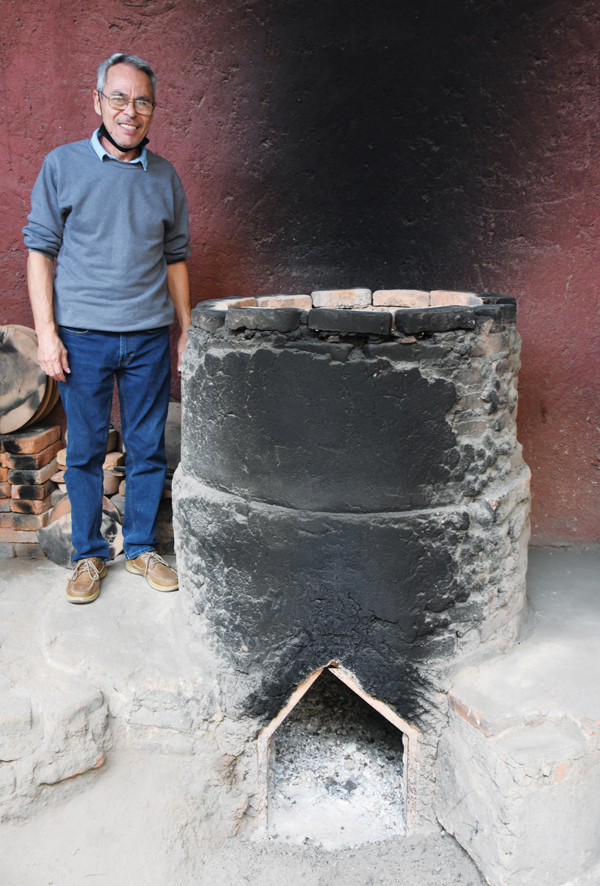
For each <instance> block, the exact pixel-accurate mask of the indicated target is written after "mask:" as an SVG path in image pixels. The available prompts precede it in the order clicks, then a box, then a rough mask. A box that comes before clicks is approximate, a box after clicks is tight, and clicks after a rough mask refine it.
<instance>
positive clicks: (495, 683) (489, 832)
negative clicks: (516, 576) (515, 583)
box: [436, 551, 600, 886]
mask: <svg viewBox="0 0 600 886" xmlns="http://www.w3.org/2000/svg"><path fill="white" fill-rule="evenodd" d="M599 567H600V555H599V554H598V553H597V552H590V553H588V554H576V553H566V552H560V551H553V552H552V551H550V552H549V551H534V554H533V560H532V563H531V568H530V580H529V583H528V595H529V597H530V617H529V625H528V629H527V631H526V633H525V639H524V640H523V641H522V642H521V644H520V645H519V646H516V647H515V648H514V649H513V650H512V651H511V652H510V653H509V654H508V655H507V656H505V657H503V658H498V659H495V660H492V661H490V662H487V663H485V664H481V665H479V666H476V667H469V668H466V669H463V670H461V671H459V672H458V673H457V674H456V675H455V677H454V678H453V685H452V691H451V695H450V712H449V714H450V716H449V723H448V727H447V729H446V730H445V731H444V734H443V736H442V740H441V742H440V746H439V749H438V758H437V785H436V809H437V813H438V816H439V818H440V821H441V822H442V824H443V826H444V827H445V828H447V829H448V830H449V831H450V832H451V833H453V834H454V835H455V836H456V837H457V839H458V840H459V842H460V843H461V844H462V845H463V846H464V847H465V849H466V850H467V851H468V852H469V853H470V855H471V856H472V857H473V858H474V859H475V861H476V862H477V864H478V865H479V867H480V869H481V870H482V872H483V874H484V876H486V878H487V882H488V883H490V884H492V886H504V884H511V886H525V884H527V886H559V884H566V883H576V884H577V886H584V884H589V886H593V884H595V883H598V882H600V806H599V804H598V794H599V792H600V765H599V764H600V696H599V694H598V686H599V685H600V664H599V660H598V654H597V638H598V633H599V631H600V607H599V605H598V594H597V576H598V568H599ZM574 576H576V579H575V580H574ZM579 878H581V879H579Z"/></svg>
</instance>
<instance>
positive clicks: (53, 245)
mask: <svg viewBox="0 0 600 886" xmlns="http://www.w3.org/2000/svg"><path fill="white" fill-rule="evenodd" d="M68 214H69V210H68V208H67V207H61V206H59V199H58V183H57V170H56V168H55V166H54V164H53V162H52V155H51V154H49V155H48V156H47V157H46V159H45V160H44V163H43V165H42V168H41V170H40V174H39V175H38V177H37V180H36V183H35V185H34V186H33V190H32V192H31V212H30V213H29V215H28V216H27V221H28V222H29V224H28V225H26V227H24V228H23V234H24V235H25V246H26V247H27V249H29V250H33V251H34V252H41V253H42V254H43V255H46V256H48V258H56V256H57V255H58V251H59V249H60V247H61V245H62V240H63V229H64V225H65V219H66V217H67V216H68Z"/></svg>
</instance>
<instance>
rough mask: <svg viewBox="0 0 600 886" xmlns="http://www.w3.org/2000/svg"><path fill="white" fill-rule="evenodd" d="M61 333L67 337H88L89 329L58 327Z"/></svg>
mask: <svg viewBox="0 0 600 886" xmlns="http://www.w3.org/2000/svg"><path fill="white" fill-rule="evenodd" d="M58 328H59V329H60V330H61V331H62V332H66V333H67V335H89V333H90V330H89V329H76V328H75V327H74V326H59V327H58Z"/></svg>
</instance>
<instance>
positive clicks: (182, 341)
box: [177, 329, 188, 375]
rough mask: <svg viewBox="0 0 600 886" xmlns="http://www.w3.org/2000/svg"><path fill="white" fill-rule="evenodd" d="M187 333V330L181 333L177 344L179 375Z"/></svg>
mask: <svg viewBox="0 0 600 886" xmlns="http://www.w3.org/2000/svg"><path fill="white" fill-rule="evenodd" d="M187 340H188V333H187V329H186V330H185V331H184V332H182V333H181V335H180V336H179V341H178V342H177V372H178V373H179V375H181V361H182V359H183V352H184V351H185V346H186V345H187Z"/></svg>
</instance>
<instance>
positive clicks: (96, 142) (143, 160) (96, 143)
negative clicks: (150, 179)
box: [92, 129, 148, 172]
mask: <svg viewBox="0 0 600 886" xmlns="http://www.w3.org/2000/svg"><path fill="white" fill-rule="evenodd" d="M99 132H100V129H96V130H95V131H94V133H93V135H92V147H93V149H94V151H95V152H96V154H97V155H98V157H99V158H100V159H101V160H104V158H105V157H108V159H109V160H114V161H115V162H116V163H127V165H128V166H135V165H136V163H140V164H141V165H142V166H143V167H144V172H147V171H148V158H147V156H146V148H145V147H143V148H142V153H141V154H140V156H139V157H136V158H135V160H119V158H118V157H113V155H112V154H109V153H108V151H107V150H106V148H103V147H102V143H101V141H100V137H99V135H98V133H99Z"/></svg>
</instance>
